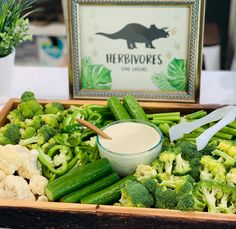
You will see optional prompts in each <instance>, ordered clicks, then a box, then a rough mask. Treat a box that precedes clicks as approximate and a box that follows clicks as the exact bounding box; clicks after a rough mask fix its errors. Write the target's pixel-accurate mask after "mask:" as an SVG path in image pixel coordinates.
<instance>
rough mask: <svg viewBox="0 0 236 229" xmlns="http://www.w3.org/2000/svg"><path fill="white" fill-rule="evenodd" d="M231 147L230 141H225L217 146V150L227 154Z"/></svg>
mask: <svg viewBox="0 0 236 229" xmlns="http://www.w3.org/2000/svg"><path fill="white" fill-rule="evenodd" d="M232 145H233V142H232V141H227V140H221V141H220V142H219V144H218V146H217V148H218V149H219V150H222V151H224V152H228V151H229V149H230V148H231V146H232Z"/></svg>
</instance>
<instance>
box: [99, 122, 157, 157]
mask: <svg viewBox="0 0 236 229" xmlns="http://www.w3.org/2000/svg"><path fill="white" fill-rule="evenodd" d="M104 132H105V133H106V134H108V135H109V136H110V137H111V138H112V140H107V139H104V138H99V140H100V143H101V145H102V146H103V147H104V148H106V149H108V150H109V151H112V152H115V153H120V154H135V153H140V152H144V151H147V150H150V149H152V148H153V147H155V146H156V145H157V144H158V142H159V141H160V134H159V133H158V132H157V130H155V129H154V128H153V127H151V126H148V125H146V124H142V123H136V122H123V123H118V124H114V125H111V126H108V127H107V128H106V129H105V130H104Z"/></svg>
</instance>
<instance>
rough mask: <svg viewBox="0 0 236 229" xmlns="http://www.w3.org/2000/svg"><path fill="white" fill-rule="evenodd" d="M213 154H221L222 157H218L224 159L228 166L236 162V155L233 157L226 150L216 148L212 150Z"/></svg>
mask: <svg viewBox="0 0 236 229" xmlns="http://www.w3.org/2000/svg"><path fill="white" fill-rule="evenodd" d="M212 155H214V156H219V157H220V158H218V159H219V160H220V161H223V163H224V165H225V166H226V167H232V166H234V165H235V163H236V157H231V156H230V155H228V154H227V153H226V152H224V151H222V150H219V149H216V150H214V151H213V152H212Z"/></svg>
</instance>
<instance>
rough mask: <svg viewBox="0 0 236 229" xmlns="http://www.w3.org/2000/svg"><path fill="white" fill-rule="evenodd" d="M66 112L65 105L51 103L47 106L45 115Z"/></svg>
mask: <svg viewBox="0 0 236 229" xmlns="http://www.w3.org/2000/svg"><path fill="white" fill-rule="evenodd" d="M63 111H64V106H63V104H61V103H59V102H51V103H48V104H46V105H45V108H44V113H45V114H57V113H61V112H63Z"/></svg>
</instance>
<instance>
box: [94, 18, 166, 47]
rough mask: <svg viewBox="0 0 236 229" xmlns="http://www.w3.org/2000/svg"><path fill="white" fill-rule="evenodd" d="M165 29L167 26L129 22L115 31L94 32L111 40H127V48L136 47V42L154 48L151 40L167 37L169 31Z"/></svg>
mask: <svg viewBox="0 0 236 229" xmlns="http://www.w3.org/2000/svg"><path fill="white" fill-rule="evenodd" d="M166 30H167V27H163V28H161V29H158V28H157V27H156V26H155V25H151V26H150V27H149V28H147V27H145V26H143V25H141V24H137V23H131V24H127V25H126V26H125V27H123V28H122V29H121V30H119V31H118V32H116V33H112V34H107V33H101V32H99V33H96V34H97V35H102V36H105V37H108V38H110V39H113V40H115V39H124V40H126V41H127V46H128V49H134V48H137V47H136V43H145V47H146V48H152V49H154V48H155V47H154V46H153V44H152V41H154V40H156V39H160V38H167V37H168V36H169V32H168V31H166Z"/></svg>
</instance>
